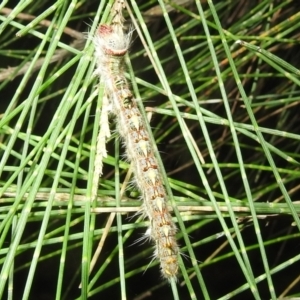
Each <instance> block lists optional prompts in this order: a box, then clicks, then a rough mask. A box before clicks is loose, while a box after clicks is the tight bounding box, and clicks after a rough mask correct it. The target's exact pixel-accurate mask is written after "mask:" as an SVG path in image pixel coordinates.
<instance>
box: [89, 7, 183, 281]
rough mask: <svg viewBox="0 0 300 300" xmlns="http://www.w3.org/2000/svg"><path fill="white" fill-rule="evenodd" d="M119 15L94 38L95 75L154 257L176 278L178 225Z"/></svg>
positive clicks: (101, 28) (102, 27)
mask: <svg viewBox="0 0 300 300" xmlns="http://www.w3.org/2000/svg"><path fill="white" fill-rule="evenodd" d="M117 13H118V11H117ZM119 14H120V16H119V18H117V20H118V22H114V23H112V25H108V24H104V25H100V26H99V28H98V30H97V33H96V35H95V37H94V38H93V41H94V45H95V55H96V57H97V69H96V71H95V73H96V74H97V75H99V76H101V78H102V80H103V82H104V86H105V92H106V95H107V97H108V98H109V101H110V104H111V106H112V112H113V113H114V114H115V116H116V120H117V126H118V131H119V133H120V136H121V137H122V139H123V141H124V146H125V148H126V153H127V157H128V159H129V160H130V161H131V162H132V163H133V165H134V174H135V182H136V184H137V186H138V188H139V189H140V191H141V194H142V197H143V200H144V204H143V210H144V214H145V215H147V216H148V218H149V220H150V228H149V229H148V230H147V235H149V237H150V238H151V239H153V241H154V243H155V252H154V255H155V257H157V258H158V259H159V261H160V267H161V271H162V274H163V276H164V277H165V278H167V279H171V278H174V279H176V275H177V272H178V253H179V248H178V245H177V242H176V239H175V234H176V226H175V224H174V222H173V221H172V218H171V215H170V213H169V211H168V208H167V196H166V191H165V188H164V185H163V181H162V177H161V175H160V171H159V166H158V163H157V159H156V157H155V155H154V147H153V146H152V144H151V139H150V137H149V133H148V131H147V127H146V126H145V120H144V118H143V116H142V114H141V113H140V111H139V108H138V106H137V103H136V99H135V98H134V96H133V94H132V93H131V91H130V89H129V84H128V82H127V80H126V78H125V76H124V56H125V54H126V53H127V50H128V48H129V44H130V36H131V34H130V33H129V34H125V33H124V31H123V28H122V23H121V22H120V20H122V16H121V12H120V11H119Z"/></svg>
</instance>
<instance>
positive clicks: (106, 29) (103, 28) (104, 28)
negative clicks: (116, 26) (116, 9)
mask: <svg viewBox="0 0 300 300" xmlns="http://www.w3.org/2000/svg"><path fill="white" fill-rule="evenodd" d="M98 32H99V34H100V35H110V34H112V33H113V29H112V27H111V26H110V25H107V24H104V25H100V26H99V28H98Z"/></svg>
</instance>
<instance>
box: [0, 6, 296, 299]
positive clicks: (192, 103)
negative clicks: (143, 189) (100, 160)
mask: <svg viewBox="0 0 300 300" xmlns="http://www.w3.org/2000/svg"><path fill="white" fill-rule="evenodd" d="M10 2H11V1H2V3H1V4H0V21H1V24H0V45H1V48H0V55H1V60H0V64H1V65H0V95H1V96H0V266H1V274H0V276H1V278H0V298H1V299H57V300H58V299H99V297H102V298H103V299H157V300H158V299H241V298H243V299H278V298H284V297H285V298H292V297H300V288H299V286H300V284H299V281H300V277H299V267H300V250H299V249H300V219H299V214H300V202H299V199H300V193H299V189H300V184H299V182H300V181H299V176H300V169H299V163H300V155H299V151H300V143H299V140H300V134H299V132H300V121H299V120H300V117H299V113H300V107H299V106H300V101H299V99H300V78H299V75H300V71H299V38H300V37H299V33H300V13H299V7H298V6H299V5H298V3H297V4H296V1H292V0H286V1H272V0H262V1H247V0H233V1H229V0H227V1H225V0H224V1H217V0H215V1H211V0H207V1H200V0H185V1H184V0H173V1H163V0H158V1H155V0H150V1H142V0H140V1H138V0H136V1H135V0H128V1H127V4H128V7H127V9H126V10H125V11H124V16H125V18H126V20H127V21H128V22H127V25H128V28H127V30H130V24H133V25H134V28H135V30H134V32H133V41H132V44H131V47H130V53H129V55H128V57H127V61H128V68H127V76H128V79H129V80H130V82H131V85H132V89H133V91H134V94H135V95H136V97H137V99H140V100H142V101H139V106H140V108H141V110H142V112H143V114H144V116H145V118H146V117H148V118H149V119H150V126H151V129H152V134H153V140H154V141H155V142H156V145H157V148H158V150H159V153H158V156H159V157H160V158H161V169H162V170H163V173H164V177H165V178H164V179H165V185H166V189H167V191H168V195H169V200H170V209H172V210H173V216H174V221H175V222H176V224H177V226H178V234H177V238H178V243H179V245H180V250H181V256H180V258H179V259H180V272H179V276H178V282H177V283H176V284H175V283H174V282H172V283H169V282H167V281H165V280H164V279H162V278H161V276H160V273H159V272H160V271H159V266H158V263H157V261H156V260H153V261H151V259H152V256H153V246H152V245H151V243H149V242H148V241H142V242H141V241H139V239H140V238H141V237H142V236H143V234H144V233H145V231H146V228H147V227H148V225H149V221H148V220H146V219H143V217H142V216H139V215H138V214H137V212H138V211H139V208H140V206H141V195H139V192H138V190H137V189H136V187H135V185H134V183H133V182H132V174H131V169H130V164H129V163H128V162H127V161H126V158H124V149H123V147H122V145H121V143H120V141H119V137H118V132H117V128H115V125H114V120H113V118H111V119H110V128H111V131H112V133H113V134H112V136H111V138H110V139H109V140H108V141H107V151H108V156H107V158H105V159H104V167H103V168H104V169H103V176H102V177H101V178H100V180H99V187H98V195H97V198H96V199H93V197H92V188H93V173H94V162H95V157H96V143H97V135H98V132H99V124H100V112H101V104H102V99H103V87H102V86H101V84H99V82H98V81H99V80H98V79H97V78H96V77H95V76H94V74H93V72H94V68H95V58H94V56H93V53H94V48H93V47H94V46H93V44H92V36H93V35H94V33H95V31H96V29H97V27H98V25H99V23H105V22H109V19H110V10H111V7H112V4H113V1H112V0H103V1H84V0H67V1H65V0H64V1H63V0H56V1H35V2H34V1H30V0H21V1H17V2H16V3H17V4H15V3H14V4H11V3H10ZM14 5H15V6H14ZM83 32H85V33H83ZM137 240H138V241H137ZM109 297H110V298H109Z"/></svg>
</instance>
